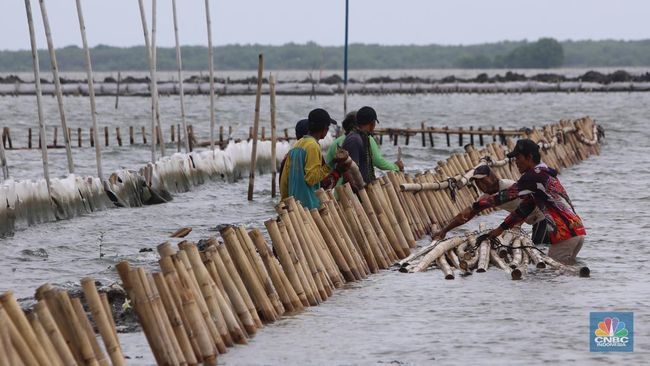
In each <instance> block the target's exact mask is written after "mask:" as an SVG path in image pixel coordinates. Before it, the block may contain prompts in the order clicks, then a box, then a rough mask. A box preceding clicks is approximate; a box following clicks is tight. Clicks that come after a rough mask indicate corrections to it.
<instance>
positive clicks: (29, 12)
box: [25, 0, 51, 197]
mask: <svg viewBox="0 0 650 366" xmlns="http://www.w3.org/2000/svg"><path fill="white" fill-rule="evenodd" d="M25 11H26V12H27V24H28V26H29V42H30V44H31V47H32V62H33V64H34V85H35V88H36V106H37V109H38V130H39V136H40V138H41V155H42V158H43V177H45V183H46V184H47V193H48V196H49V197H51V194H50V193H51V192H50V169H49V166H48V161H47V139H46V138H45V119H44V118H43V101H42V100H41V99H42V95H41V72H40V69H39V64H38V51H37V50H38V49H37V47H36V35H35V34H34V19H33V17H32V5H31V3H30V0H25Z"/></svg>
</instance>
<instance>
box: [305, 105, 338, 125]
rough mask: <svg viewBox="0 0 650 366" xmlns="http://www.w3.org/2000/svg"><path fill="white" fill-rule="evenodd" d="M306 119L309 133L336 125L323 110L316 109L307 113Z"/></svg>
mask: <svg viewBox="0 0 650 366" xmlns="http://www.w3.org/2000/svg"><path fill="white" fill-rule="evenodd" d="M307 119H308V120H309V131H318V130H322V129H323V128H327V127H329V126H330V125H335V124H336V121H335V120H333V119H332V118H331V117H330V114H329V113H327V111H326V110H324V109H323V108H316V109H314V110H313V111H311V112H309V116H308V117H307Z"/></svg>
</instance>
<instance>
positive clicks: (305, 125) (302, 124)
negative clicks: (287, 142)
mask: <svg viewBox="0 0 650 366" xmlns="http://www.w3.org/2000/svg"><path fill="white" fill-rule="evenodd" d="M307 134H309V120H306V119H301V120H300V121H298V123H296V139H298V140H300V139H301V138H302V137H303V136H305V135H307Z"/></svg>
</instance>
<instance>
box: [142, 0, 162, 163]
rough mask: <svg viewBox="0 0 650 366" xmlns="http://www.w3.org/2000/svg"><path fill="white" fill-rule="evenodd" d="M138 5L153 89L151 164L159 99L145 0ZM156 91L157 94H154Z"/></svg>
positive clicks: (154, 154) (154, 145)
mask: <svg viewBox="0 0 650 366" xmlns="http://www.w3.org/2000/svg"><path fill="white" fill-rule="evenodd" d="M138 5H139V6H140V21H141V23H142V33H143V34H144V48H145V49H146V51H147V60H148V61H149V77H150V79H151V80H150V89H151V162H152V163H155V162H156V144H155V141H156V138H155V133H156V132H155V131H156V114H155V105H156V102H155V101H154V99H158V93H157V91H158V90H157V85H156V83H155V82H154V81H155V78H154V71H153V65H152V63H151V42H149V29H148V28H147V17H146V14H145V12H144V2H143V0H138ZM154 89H156V93H154Z"/></svg>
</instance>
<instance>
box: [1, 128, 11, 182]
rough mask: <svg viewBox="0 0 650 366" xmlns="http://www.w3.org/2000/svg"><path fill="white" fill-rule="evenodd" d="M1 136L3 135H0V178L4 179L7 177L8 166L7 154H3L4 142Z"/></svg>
mask: <svg viewBox="0 0 650 366" xmlns="http://www.w3.org/2000/svg"><path fill="white" fill-rule="evenodd" d="M3 134H4V131H3ZM3 137H4V135H2V136H0V166H2V178H3V179H5V180H6V179H9V167H8V166H7V156H6V155H5V142H4V140H3ZM7 138H9V137H7Z"/></svg>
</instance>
